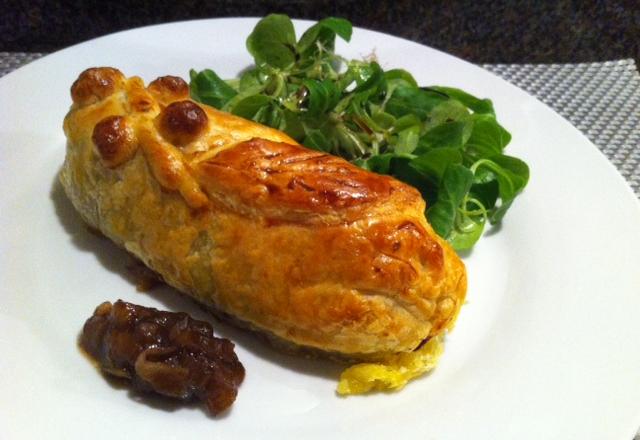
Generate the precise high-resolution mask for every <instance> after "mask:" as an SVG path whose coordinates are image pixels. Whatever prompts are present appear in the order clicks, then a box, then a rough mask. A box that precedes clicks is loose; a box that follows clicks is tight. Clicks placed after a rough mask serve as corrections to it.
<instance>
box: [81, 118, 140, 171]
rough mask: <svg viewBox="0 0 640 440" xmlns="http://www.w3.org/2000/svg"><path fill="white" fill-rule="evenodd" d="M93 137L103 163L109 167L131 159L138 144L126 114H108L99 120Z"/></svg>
mask: <svg viewBox="0 0 640 440" xmlns="http://www.w3.org/2000/svg"><path fill="white" fill-rule="evenodd" d="M91 139H92V140H93V143H94V144H95V146H96V148H97V149H98V153H100V158H101V159H102V161H103V163H104V164H105V166H107V167H109V168H115V167H117V166H118V165H121V164H123V163H124V162H126V161H127V160H129V159H130V158H131V157H132V156H133V154H134V153H135V151H136V149H137V146H138V145H137V140H136V136H135V132H134V130H133V127H131V125H130V124H128V123H127V118H126V117H124V116H107V117H106V118H104V119H103V120H101V121H100V122H98V123H97V124H96V126H95V127H94V129H93V135H92V136H91Z"/></svg>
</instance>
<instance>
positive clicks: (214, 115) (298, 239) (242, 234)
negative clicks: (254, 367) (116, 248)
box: [60, 67, 466, 358]
mask: <svg viewBox="0 0 640 440" xmlns="http://www.w3.org/2000/svg"><path fill="white" fill-rule="evenodd" d="M71 95H72V98H73V105H72V107H71V109H70V111H69V113H68V115H67V116H66V118H65V121H64V131H65V133H66V135H67V138H68V143H67V154H66V160H65V163H64V166H63V168H62V171H61V174H60V180H61V182H62V184H63V186H64V188H65V190H66V193H67V195H68V196H69V198H70V199H71V201H72V203H73V205H74V206H75V208H76V209H77V210H78V212H79V213H80V214H81V215H82V217H83V218H84V220H85V221H86V222H87V223H89V225H91V226H92V227H94V228H98V229H99V230H100V231H101V232H102V233H104V234H105V235H106V236H107V237H109V238H110V239H111V240H113V241H114V242H116V243H117V244H118V245H120V246H122V247H124V248H125V249H127V250H128V251H129V252H131V253H132V254H134V255H135V256H137V257H138V258H139V259H140V260H142V261H143V262H144V263H145V264H146V265H147V266H149V267H150V268H151V269H153V270H154V271H156V272H157V273H158V274H160V275H161V276H162V278H163V279H164V280H165V281H166V282H167V283H168V284H170V285H172V286H174V287H175V288H177V289H179V290H180V291H182V292H185V293H187V294H188V295H190V296H192V297H193V298H195V299H196V300H197V301H199V302H201V303H203V304H205V305H207V306H210V307H212V308H213V309H214V310H216V311H217V312H222V313H223V314H225V315H230V316H231V317H233V318H234V319H235V320H237V321H238V322H240V323H242V324H243V325H246V326H248V327H250V328H252V329H255V330H259V331H262V332H265V333H267V334H269V335H270V336H272V337H275V339H276V340H284V341H286V342H288V343H292V344H294V345H295V346H303V347H310V348H316V349H320V350H322V351H326V352H331V353H339V354H341V355H346V356H348V357H352V358H375V357H380V356H384V355H387V354H390V353H397V352H405V351H411V350H414V349H415V348H416V347H417V346H419V345H420V344H421V342H422V341H424V340H425V339H426V338H429V337H432V336H435V335H437V334H439V333H441V332H443V330H444V329H445V328H446V327H447V326H450V325H451V324H452V323H453V321H454V320H455V317H456V315H457V313H458V311H459V309H460V306H461V304H462V302H463V300H464V296H465V291H466V273H465V268H464V265H463V263H462V262H461V260H460V259H459V258H458V256H457V255H456V254H455V252H454V251H453V250H452V248H451V247H450V246H449V245H448V244H447V243H446V242H444V241H443V240H442V239H440V238H439V237H438V236H437V235H436V234H435V233H434V232H433V230H432V228H431V227H430V226H429V224H428V223H427V221H426V220H425V216H424V210H425V203H424V201H423V200H422V198H421V197H420V194H419V192H418V191H417V190H415V189H414V188H412V187H410V186H408V185H405V184H403V183H401V182H399V181H397V180H395V179H393V178H391V177H388V176H381V175H377V174H373V173H370V172H367V171H364V170H362V169H360V168H358V167H356V166H354V165H351V164H350V163H348V162H346V161H345V160H342V159H340V158H337V157H334V156H330V155H328V154H325V153H322V152H318V151H313V150H309V149H306V148H304V147H302V146H300V145H298V144H297V143H296V142H295V141H294V140H292V139H291V138H289V137H288V136H287V135H285V134H284V133H282V132H279V131H277V130H274V129H271V128H268V127H265V126H262V125H259V124H256V123H253V122H251V121H247V120H244V119H242V118H239V117H236V116H233V115H230V114H227V113H223V112H220V111H218V110H215V109H213V108H210V107H208V106H205V105H201V104H197V103H195V102H194V101H192V100H190V99H189V90H188V86H187V84H186V83H185V82H184V81H183V80H181V79H180V78H176V77H171V76H165V77H161V78H158V79H156V80H155V81H153V82H152V83H150V84H149V85H148V86H147V87H145V84H144V83H143V81H142V80H141V79H140V78H138V77H131V78H126V77H125V76H123V74H122V73H121V72H120V71H118V70H116V69H113V68H106V67H105V68H93V69H88V70H86V71H85V72H83V73H82V74H81V75H80V76H79V78H78V79H77V80H76V81H75V83H74V84H73V86H72V88H71Z"/></svg>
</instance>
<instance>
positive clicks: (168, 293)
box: [50, 176, 345, 381]
mask: <svg viewBox="0 0 640 440" xmlns="http://www.w3.org/2000/svg"><path fill="white" fill-rule="evenodd" d="M50 199H51V201H52V203H53V205H54V208H55V212H56V215H57V217H58V219H59V220H60V223H61V224H62V226H63V227H64V229H65V231H66V232H67V233H68V234H69V236H70V238H71V244H72V245H73V246H75V247H76V248H77V249H79V250H81V251H83V252H90V253H92V254H93V255H95V257H96V260H97V261H98V262H99V263H100V264H101V265H102V266H103V267H104V268H105V269H107V270H108V271H110V272H112V273H114V274H115V275H118V276H120V277H122V278H123V279H125V280H126V281H127V282H129V283H130V284H131V285H132V287H134V288H135V286H136V284H137V282H138V281H139V280H138V279H137V277H136V276H135V274H134V273H132V271H131V270H130V267H131V266H132V265H135V264H137V259H135V258H134V257H133V256H131V255H130V254H129V253H128V252H126V251H125V250H123V249H121V248H120V247H118V246H117V245H116V244H115V243H113V242H112V241H111V240H109V239H108V238H106V237H104V236H102V235H100V234H99V233H97V232H92V231H91V230H90V228H89V227H88V226H87V225H86V224H85V223H84V221H83V220H82V218H81V217H80V215H79V214H78V213H77V212H76V210H75V208H74V207H73V205H72V204H71V201H70V200H69V199H68V198H67V196H66V194H65V192H64V189H63V188H62V185H61V184H60V182H59V181H58V178H57V176H56V178H55V180H54V182H53V184H52V187H51V191H50ZM107 294H108V295H110V296H111V298H105V299H104V300H105V301H106V300H110V301H115V300H116V299H117V298H118V292H114V293H113V294H111V293H108V292H107ZM141 294H148V295H149V296H151V297H153V298H154V299H156V300H158V301H159V302H160V303H162V306H163V307H162V308H163V309H166V310H170V311H174V312H178V311H180V312H186V313H189V314H190V315H191V316H192V317H194V318H196V319H200V320H203V321H208V322H210V323H212V325H213V328H214V330H215V334H216V335H217V336H219V337H225V338H228V339H230V340H231V341H232V342H233V343H235V344H236V345H238V346H239V347H242V348H243V349H245V350H247V351H249V352H251V353H252V354H254V355H255V356H257V357H259V358H261V359H263V360H265V361H267V362H269V363H272V364H276V365H278V366H280V367H283V368H286V369H288V370H291V371H293V372H296V373H302V374H309V375H314V376H318V377H323V378H326V379H330V380H333V381H337V379H338V377H339V376H340V372H341V371H342V370H343V369H344V367H345V365H344V364H341V363H339V362H336V361H333V360H329V359H323V358H312V357H309V356H310V355H309V354H307V353H302V354H299V353H288V352H285V351H283V350H281V349H279V348H274V346H273V344H271V343H270V341H268V339H267V338H266V337H265V336H264V335H262V334H260V333H257V332H253V331H251V330H245V329H240V328H238V327H235V326H232V325H229V324H228V323H226V322H224V321H221V320H220V319H219V318H218V317H216V316H215V315H213V314H212V313H210V312H208V311H206V310H205V308H204V307H203V306H201V305H200V304H198V303H196V301H195V300H193V299H191V298H190V297H188V296H187V295H185V294H183V293H181V292H179V291H177V290H176V289H174V288H172V287H170V286H168V285H166V284H160V285H158V286H157V287H155V288H153V289H151V290H149V291H147V292H144V293H141ZM112 295H114V296H112ZM96 306H98V303H96ZM86 318H89V316H87V317H86ZM240 361H242V359H240ZM247 374H251V368H250V367H249V368H248V371H247Z"/></svg>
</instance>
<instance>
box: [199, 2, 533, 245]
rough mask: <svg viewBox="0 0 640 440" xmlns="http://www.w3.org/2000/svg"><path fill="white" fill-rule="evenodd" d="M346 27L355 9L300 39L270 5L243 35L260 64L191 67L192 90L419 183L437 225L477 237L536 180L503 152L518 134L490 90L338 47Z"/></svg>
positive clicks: (471, 240)
mask: <svg viewBox="0 0 640 440" xmlns="http://www.w3.org/2000/svg"><path fill="white" fill-rule="evenodd" d="M351 35H352V26H351V23H349V21H347V20H345V19H342V18H335V17H328V18H325V19H323V20H320V21H319V22H317V23H315V24H314V25H313V26H311V27H309V28H308V29H307V30H306V31H305V32H304V33H303V34H302V36H301V37H300V39H299V40H296V33H295V30H294V27H293V23H292V22H291V20H290V19H289V17H287V16H286V15H278V14H271V15H268V16H266V17H264V18H263V19H261V20H260V21H259V22H258V23H257V24H256V26H255V28H254V29H253V31H252V32H251V33H250V35H249V36H248V38H247V49H248V51H249V53H250V54H251V55H252V56H253V58H254V61H255V66H252V67H250V68H249V69H247V70H245V71H244V72H243V73H242V75H241V76H240V78H235V79H228V80H222V79H221V78H220V77H219V76H218V75H217V74H216V73H215V72H213V71H212V70H209V69H206V70H203V71H201V72H195V71H191V73H190V75H191V83H190V87H191V95H192V97H193V99H195V100H197V101H200V102H204V103H206V104H209V105H212V106H214V107H217V108H220V109H223V110H226V111H229V112H231V113H234V114H236V115H239V116H242V117H244V118H247V119H253V120H254V121H257V122H260V123H262V124H265V125H269V126H271V127H275V128H278V129H280V130H282V131H284V132H285V133H287V134H288V135H289V136H291V137H292V138H293V139H295V140H297V141H298V142H301V143H302V144H304V145H306V146H307V147H309V148H313V149H317V150H321V151H324V152H327V153H331V154H335V155H338V156H342V157H343V158H345V159H347V160H350V161H351V162H352V163H354V164H355V165H357V166H360V167H362V168H364V169H367V170H369V171H372V172H376V173H381V174H388V175H391V176H394V177H395V178H397V179H400V180H402V181H404V182H406V183H407V184H409V185H412V186H414V187H415V188H417V189H418V190H419V191H420V192H421V194H422V196H423V198H424V199H425V201H426V202H427V207H428V209H427V212H426V215H427V217H428V218H429V221H430V222H431V223H432V225H433V227H434V230H435V231H436V232H437V233H438V234H440V235H441V236H442V237H444V238H445V239H447V240H448V241H449V242H450V243H451V244H452V245H453V247H454V248H455V249H458V250H462V249H470V248H471V247H472V246H473V245H474V244H475V243H476V242H477V241H478V239H479V238H480V237H481V236H482V233H483V231H484V230H485V225H486V224H487V223H490V224H495V223H498V222H500V221H502V219H503V218H504V216H505V214H506V213H507V211H508V210H509V208H510V207H511V206H512V205H513V203H514V201H515V199H516V198H517V196H518V195H519V194H521V193H522V191H523V190H524V188H525V187H526V185H527V183H528V181H529V168H528V166H527V165H526V163H524V162H523V161H522V160H520V159H518V158H515V157H513V156H508V155H506V154H505V148H506V147H507V145H508V144H509V142H510V141H511V134H510V133H509V132H508V131H507V130H506V129H505V128H504V127H503V126H502V125H501V124H500V123H499V122H498V120H497V118H496V113H495V109H494V106H493V103H492V102H491V100H489V99H483V98H478V97H476V96H473V95H471V94H469V93H467V92H465V91H463V90H460V89H457V88H453V87H443V86H429V87H420V85H419V84H418V82H417V81H416V79H415V77H414V76H413V75H412V74H411V73H410V72H408V71H406V70H404V69H391V70H387V71H385V70H384V69H382V67H381V66H380V64H378V62H377V61H376V60H375V59H373V58H372V59H366V60H347V59H344V58H343V57H341V56H340V55H338V54H336V53H335V52H334V46H335V41H336V38H338V37H339V38H342V39H343V40H345V41H349V40H350V39H351Z"/></svg>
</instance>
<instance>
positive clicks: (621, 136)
mask: <svg viewBox="0 0 640 440" xmlns="http://www.w3.org/2000/svg"><path fill="white" fill-rule="evenodd" d="M483 67H484V68H485V69H487V70H489V71H491V72H493V73H495V74H497V75H499V76H501V77H502V78H504V79H506V80H507V81H509V82H511V83H512V84H515V85H516V86H518V87H520V88H521V89H524V90H526V91H527V92H529V93H530V94H532V95H534V96H535V97H536V98H538V99H539V100H541V101H542V102H544V103H545V104H547V105H548V106H549V107H551V108H553V109H554V110H555V111H557V112H558V113H560V114H561V115H562V116H564V117H565V118H566V119H568V120H569V121H570V122H571V123H572V124H573V125H574V126H575V127H577V128H578V129H579V130H580V131H582V132H583V133H584V134H585V135H587V137H588V138H589V139H590V140H591V142H593V143H594V144H596V145H597V146H598V148H600V150H602V152H603V153H604V154H605V155H606V156H607V157H608V158H609V160H611V162H613V164H614V165H615V166H616V167H617V168H618V170H619V171H620V173H622V175H623V176H624V177H625V179H627V181H628V182H629V184H630V185H631V188H633V190H634V192H635V193H636V195H637V196H638V197H640V74H638V70H637V68H636V65H635V63H634V61H633V60H618V61H606V62H602V63H584V64H538V65H531V64H488V65H484V66H483Z"/></svg>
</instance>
